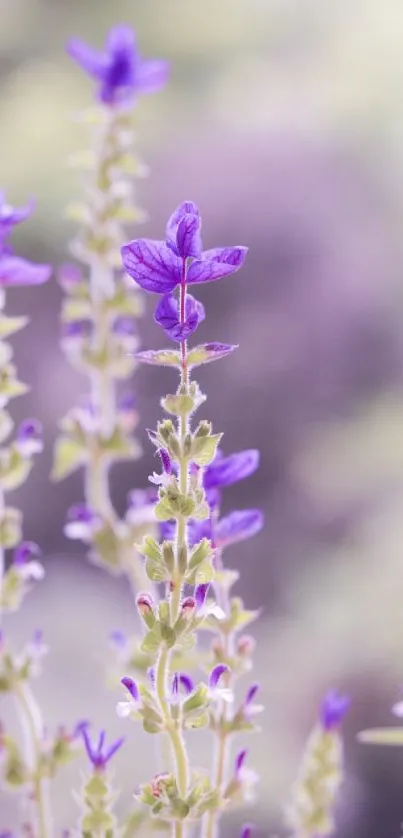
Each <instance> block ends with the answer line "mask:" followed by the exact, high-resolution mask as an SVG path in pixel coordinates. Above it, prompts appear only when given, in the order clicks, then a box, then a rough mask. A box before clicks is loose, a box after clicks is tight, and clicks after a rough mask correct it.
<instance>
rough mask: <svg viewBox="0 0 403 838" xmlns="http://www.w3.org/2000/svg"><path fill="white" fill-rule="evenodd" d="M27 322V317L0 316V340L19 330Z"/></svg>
mask: <svg viewBox="0 0 403 838" xmlns="http://www.w3.org/2000/svg"><path fill="white" fill-rule="evenodd" d="M27 323H29V317H4V316H1V317H0V340H2V339H3V338H6V337H8V336H9V335H13V334H15V332H19V331H20V329H23V328H24V326H26V325H27Z"/></svg>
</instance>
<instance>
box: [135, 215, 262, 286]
mask: <svg viewBox="0 0 403 838" xmlns="http://www.w3.org/2000/svg"><path fill="white" fill-rule="evenodd" d="M200 225H201V221H200V215H199V211H198V209H197V207H196V205H195V204H193V202H191V201H185V202H184V203H183V204H180V206H179V207H177V209H176V210H175V211H174V213H173V214H172V216H171V218H170V219H169V221H168V225H167V230H166V241H154V240H152V239H137V240H135V241H132V242H129V244H125V245H124V246H123V247H122V251H121V252H122V259H123V265H124V268H125V270H126V271H127V273H128V274H129V276H131V277H132V279H134V280H135V281H136V282H137V284H138V285H140V287H141V288H143V289H144V290H145V291H150V292H151V293H154V294H165V293H166V292H169V291H173V289H174V288H175V287H176V286H177V285H179V284H180V283H181V282H183V281H186V282H187V283H188V284H192V283H197V282H211V281H212V280H216V279H221V277H224V276H229V275H230V274H233V273H235V271H237V270H238V269H239V268H240V267H241V266H242V264H243V262H244V260H245V257H246V253H247V248H246V247H224V248H214V249H213V250H206V251H204V253H202V252H201V240H200V238H199V230H200ZM188 258H192V259H193V261H192V262H191V264H190V265H189V266H188V267H187V268H186V260H187V259H188Z"/></svg>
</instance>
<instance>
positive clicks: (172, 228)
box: [166, 201, 201, 249]
mask: <svg viewBox="0 0 403 838" xmlns="http://www.w3.org/2000/svg"><path fill="white" fill-rule="evenodd" d="M184 215H197V216H198V218H200V212H199V208H198V206H197V204H195V203H194V202H193V201H183V203H182V204H179V206H178V207H176V210H174V211H173V213H172V215H171V217H170V218H169V220H168V224H167V227H166V238H167V242H168V243H169V244H171V245H173V247H174V249H176V231H177V229H178V225H179V222H180V220H181V219H182V218H183V216H184ZM200 227H201V219H200V225H199V229H200Z"/></svg>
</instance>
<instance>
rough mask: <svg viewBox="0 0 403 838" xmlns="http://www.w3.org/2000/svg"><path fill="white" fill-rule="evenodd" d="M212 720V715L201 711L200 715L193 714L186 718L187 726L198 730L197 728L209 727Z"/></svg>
mask: <svg viewBox="0 0 403 838" xmlns="http://www.w3.org/2000/svg"><path fill="white" fill-rule="evenodd" d="M209 722H210V716H209V714H208V713H200V715H199V716H191V717H190V718H189V719H186V720H185V727H188V728H190V729H191V730H193V729H194V730H196V728H201V727H208V725H209Z"/></svg>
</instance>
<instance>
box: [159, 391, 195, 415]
mask: <svg viewBox="0 0 403 838" xmlns="http://www.w3.org/2000/svg"><path fill="white" fill-rule="evenodd" d="M161 405H162V407H163V408H164V410H166V411H167V413H172V414H173V416H188V414H189V413H191V412H192V410H193V409H194V406H195V403H194V399H192V397H191V396H188V395H186V394H176V395H172V394H171V395H168V396H165V398H164V399H161Z"/></svg>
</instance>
